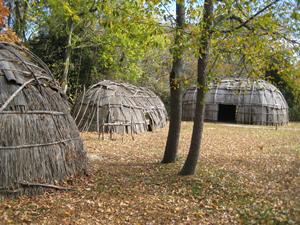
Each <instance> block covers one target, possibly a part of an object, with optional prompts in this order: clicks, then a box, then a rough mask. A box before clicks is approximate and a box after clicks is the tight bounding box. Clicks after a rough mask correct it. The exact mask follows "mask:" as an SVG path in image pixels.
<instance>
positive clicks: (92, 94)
mask: <svg viewBox="0 0 300 225" xmlns="http://www.w3.org/2000/svg"><path fill="white" fill-rule="evenodd" d="M72 115H73V117H74V118H75V121H76V124H77V125H78V128H79V130H80V131H82V132H86V131H97V132H102V129H103V131H104V132H114V133H123V132H124V133H131V132H133V133H139V132H144V131H148V130H149V129H154V130H155V129H158V128H162V127H165V126H166V120H167V111H166V109H165V106H164V104H163V102H162V101H161V99H160V98H159V97H158V96H157V95H156V94H155V93H154V92H153V91H151V90H149V89H147V88H144V87H137V86H134V85H132V84H128V83H121V82H116V81H110V80H104V81H101V82H99V83H97V84H95V85H92V86H91V87H90V88H89V89H88V90H87V91H86V93H83V94H82V96H81V97H79V98H78V100H77V101H76V102H75V104H74V108H73V113H72ZM131 129H132V130H131Z"/></svg>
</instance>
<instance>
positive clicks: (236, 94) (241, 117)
mask: <svg viewBox="0 0 300 225" xmlns="http://www.w3.org/2000/svg"><path fill="white" fill-rule="evenodd" d="M209 87H210V89H211V90H210V91H209V92H207V93H206V98H205V116H204V119H205V121H214V122H216V121H224V122H236V123H240V124H256V125H277V124H278V125H286V124H288V122H289V112H288V110H289V107H288V104H287V102H286V100H285V98H284V96H283V95H282V93H281V92H280V91H279V90H278V89H277V88H276V87H275V86H274V85H272V84H270V83H269V82H267V81H264V80H250V79H224V80H222V81H218V82H214V83H211V84H210V85H209ZM196 98H197V87H196V86H193V87H191V88H188V89H186V90H185V92H184V93H183V100H182V103H183V104H182V120H193V119H194V115H195V108H196Z"/></svg>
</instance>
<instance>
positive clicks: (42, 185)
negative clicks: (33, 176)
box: [15, 181, 77, 190]
mask: <svg viewBox="0 0 300 225" xmlns="http://www.w3.org/2000/svg"><path fill="white" fill-rule="evenodd" d="M15 183H17V184H21V185H23V186H41V187H47V188H55V189H59V190H77V189H75V188H66V187H59V186H56V185H51V184H41V183H26V182H16V181H15Z"/></svg>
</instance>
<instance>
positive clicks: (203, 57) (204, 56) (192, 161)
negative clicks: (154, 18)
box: [179, 0, 213, 175]
mask: <svg viewBox="0 0 300 225" xmlns="http://www.w3.org/2000/svg"><path fill="white" fill-rule="evenodd" d="M212 18H213V0H205V2H204V18H203V19H204V25H203V32H202V35H201V40H200V41H201V46H200V49H199V55H200V57H199V58H198V79H197V81H198V88H197V89H198V90H197V102H196V111H195V117H194V126H193V134H192V140H191V145H190V150H189V154H188V156H187V159H186V161H185V163H184V165H183V167H182V169H181V171H180V172H179V174H181V175H192V174H194V173H195V170H196V166H197V161H198V157H199V152H200V146H201V138H202V132H203V121H204V107H205V106H204V100H205V89H206V88H207V84H206V76H207V64H208V59H209V49H210V41H211V36H212V32H211V30H210V29H211V25H212Z"/></svg>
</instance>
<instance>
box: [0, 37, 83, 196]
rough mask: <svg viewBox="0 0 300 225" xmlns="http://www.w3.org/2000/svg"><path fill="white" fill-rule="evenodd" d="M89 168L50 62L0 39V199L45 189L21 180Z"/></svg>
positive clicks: (49, 179)
mask: <svg viewBox="0 0 300 225" xmlns="http://www.w3.org/2000/svg"><path fill="white" fill-rule="evenodd" d="M29 59H30V60H29ZM86 169H88V160H87V157H86V152H85V150H84V146H83V142H82V140H81V138H80V135H79V132H78V129H77V127H76V124H75V123H74V120H73V118H72V117H71V116H70V114H69V112H68V104H67V101H66V99H64V95H63V93H62V91H61V90H60V87H59V86H58V84H57V82H56V81H55V80H54V78H53V76H52V74H51V72H50V71H49V69H48V68H47V66H46V65H45V64H44V63H43V62H42V61H41V60H40V59H39V58H38V57H37V56H35V55H34V54H33V53H31V52H29V51H27V50H26V49H23V48H21V47H19V46H16V45H13V44H9V43H5V42H0V199H4V198H6V197H11V196H20V195H23V194H27V195H31V194H34V193H36V192H39V191H42V188H37V187H35V188H30V187H23V186H20V185H18V184H17V182H24V181H25V182H31V183H34V182H41V183H48V184H53V183H54V181H58V182H65V181H67V177H68V176H71V175H73V174H77V173H81V172H82V171H84V170H86Z"/></svg>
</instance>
